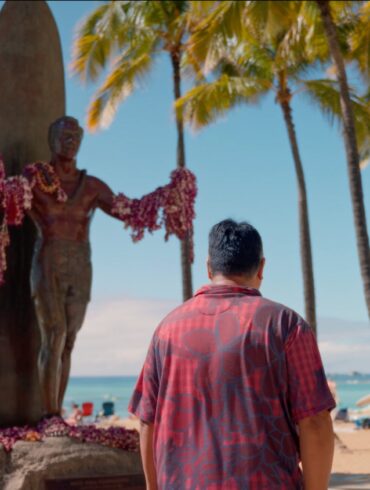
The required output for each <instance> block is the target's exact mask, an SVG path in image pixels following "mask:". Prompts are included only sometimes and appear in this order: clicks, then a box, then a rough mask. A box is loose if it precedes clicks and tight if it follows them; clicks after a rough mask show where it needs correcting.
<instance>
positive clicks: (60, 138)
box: [52, 120, 82, 160]
mask: <svg viewBox="0 0 370 490" xmlns="http://www.w3.org/2000/svg"><path fill="white" fill-rule="evenodd" d="M81 139H82V130H81V128H80V127H79V126H78V125H77V124H74V123H73V122H71V121H63V120H62V121H61V122H60V124H59V126H58V130H57V131H56V132H55V136H54V139H53V142H52V146H53V152H54V153H56V154H57V155H58V156H60V157H63V158H65V159H68V160H73V159H74V158H75V156H76V155H77V153H78V150H79V148H80V144H81Z"/></svg>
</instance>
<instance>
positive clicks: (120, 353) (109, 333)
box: [72, 298, 176, 376]
mask: <svg viewBox="0 0 370 490" xmlns="http://www.w3.org/2000/svg"><path fill="white" fill-rule="evenodd" d="M175 306H176V304H175V302H171V301H159V300H150V299H148V300H146V299H133V298H122V299H111V300H107V301H102V302H95V303H93V304H91V305H90V307H89V309H88V312H87V315H86V319H85V322H84V325H83V327H82V329H81V332H80V333H79V335H78V337H77V341H76V346H75V348H74V350H73V354H72V356H73V357H72V375H74V376H93V375H98V376H110V375H128V374H137V373H138V372H139V371H140V369H141V366H142V363H143V361H144V358H145V354H146V351H147V349H148V346H149V342H150V340H151V337H152V335H153V332H154V330H155V328H156V326H157V325H158V323H159V322H160V321H161V320H162V318H163V317H164V316H165V315H167V314H168V313H169V311H170V310H172V309H173V308H174V307H175Z"/></svg>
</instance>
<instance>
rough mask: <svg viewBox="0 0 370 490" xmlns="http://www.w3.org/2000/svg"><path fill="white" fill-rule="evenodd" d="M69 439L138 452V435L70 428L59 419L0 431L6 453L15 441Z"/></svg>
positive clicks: (118, 430) (120, 430)
mask: <svg viewBox="0 0 370 490" xmlns="http://www.w3.org/2000/svg"><path fill="white" fill-rule="evenodd" d="M63 436H67V437H71V438H73V439H75V440H78V441H80V442H92V443H95V444H102V445H103V446H108V447H113V448H118V449H123V450H125V451H130V452H138V451H139V433H138V432H137V431H136V430H129V429H125V428H124V427H109V428H108V429H99V428H97V427H95V426H94V425H82V426H72V425H69V424H67V423H66V422H65V421H64V420H63V419H62V418H61V417H52V418H50V419H43V420H42V421H41V422H40V423H39V424H38V425H37V426H36V427H33V428H32V427H30V426H27V425H26V426H23V427H9V428H6V429H0V444H2V445H3V447H4V450H5V451H6V452H10V451H11V450H12V449H13V446H14V444H15V443H16V442H17V441H29V442H42V441H44V440H45V438H46V437H63Z"/></svg>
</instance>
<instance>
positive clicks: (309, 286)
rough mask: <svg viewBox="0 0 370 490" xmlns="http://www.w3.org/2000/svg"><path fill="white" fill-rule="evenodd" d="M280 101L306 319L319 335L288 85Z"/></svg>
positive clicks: (302, 183)
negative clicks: (294, 188) (293, 180)
mask: <svg viewBox="0 0 370 490" xmlns="http://www.w3.org/2000/svg"><path fill="white" fill-rule="evenodd" d="M281 91H282V92H281V93H280V94H279V96H278V102H279V104H280V107H281V109H282V111H283V115H284V120H285V124H286V128H287V131H288V136H289V142H290V148H291V150H292V154H293V161H294V167H295V171H296V177H297V185H298V210H299V237H300V247H301V262H302V274H303V290H304V303H305V312H306V320H307V322H308V323H309V324H310V326H311V328H312V330H313V331H314V333H315V335H317V324H316V302H315V284H314V277H313V264H312V251H311V236H310V224H309V218H308V204H307V191H306V183H305V178H304V172H303V166H302V161H301V157H300V154H299V149H298V142H297V136H296V133H295V128H294V123H293V117H292V108H291V106H290V97H291V95H290V92H289V89H288V88H287V87H285V88H284V87H281Z"/></svg>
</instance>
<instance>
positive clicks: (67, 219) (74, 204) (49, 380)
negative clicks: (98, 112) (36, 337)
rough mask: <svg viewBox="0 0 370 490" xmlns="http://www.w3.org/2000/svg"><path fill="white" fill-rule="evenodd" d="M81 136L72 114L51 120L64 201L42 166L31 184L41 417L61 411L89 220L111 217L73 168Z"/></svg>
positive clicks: (98, 184) (100, 195) (84, 274)
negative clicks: (98, 211) (100, 212)
mask: <svg viewBox="0 0 370 490" xmlns="http://www.w3.org/2000/svg"><path fill="white" fill-rule="evenodd" d="M82 136H83V130H82V128H80V126H79V124H78V121H77V120H76V119H74V118H72V117H67V116H66V117H61V118H60V119H58V120H56V121H55V122H54V123H52V124H51V126H50V129H49V145H50V149H51V154H52V155H51V162H50V163H51V166H52V169H53V171H54V172H55V174H56V176H57V177H58V179H59V182H60V185H61V188H62V190H63V191H64V192H65V194H66V196H67V200H66V201H65V202H64V203H61V202H58V201H57V199H56V197H55V195H53V194H55V192H54V190H55V189H54V188H53V179H52V176H51V175H47V170H46V171H45V175H41V176H39V185H38V186H35V187H34V188H33V201H32V209H31V211H30V212H29V214H30V216H31V218H32V219H33V221H34V223H35V225H36V227H37V231H38V238H37V241H36V244H35V251H34V257H33V264H32V270H31V289H32V295H33V297H34V302H35V307H36V313H37V319H38V323H39V327H40V331H41V352H40V357H39V376H40V383H41V389H42V396H43V404H44V410H45V415H46V416H52V415H60V414H61V408H62V402H63V397H64V393H65V390H66V387H67V383H68V378H69V371H70V366H71V352H72V349H73V346H74V343H75V339H76V335H77V332H78V331H79V329H80V328H81V326H82V323H83V320H84V317H85V313H86V308H87V304H88V302H89V300H90V290H91V262H90V244H89V228H90V222H91V219H92V217H93V214H94V211H95V209H96V208H100V209H102V210H103V211H104V212H105V213H107V214H109V215H111V216H113V214H112V212H111V209H112V204H113V198H114V195H113V193H112V191H111V190H110V189H109V187H108V186H107V185H106V184H104V183H103V182H102V181H101V180H99V179H97V178H95V177H91V176H89V175H87V174H86V172H85V170H79V169H77V167H76V155H77V152H78V149H79V147H80V143H81V140H82ZM26 175H27V169H26ZM40 179H41V182H40ZM54 184H55V183H54ZM54 187H55V186H54Z"/></svg>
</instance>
